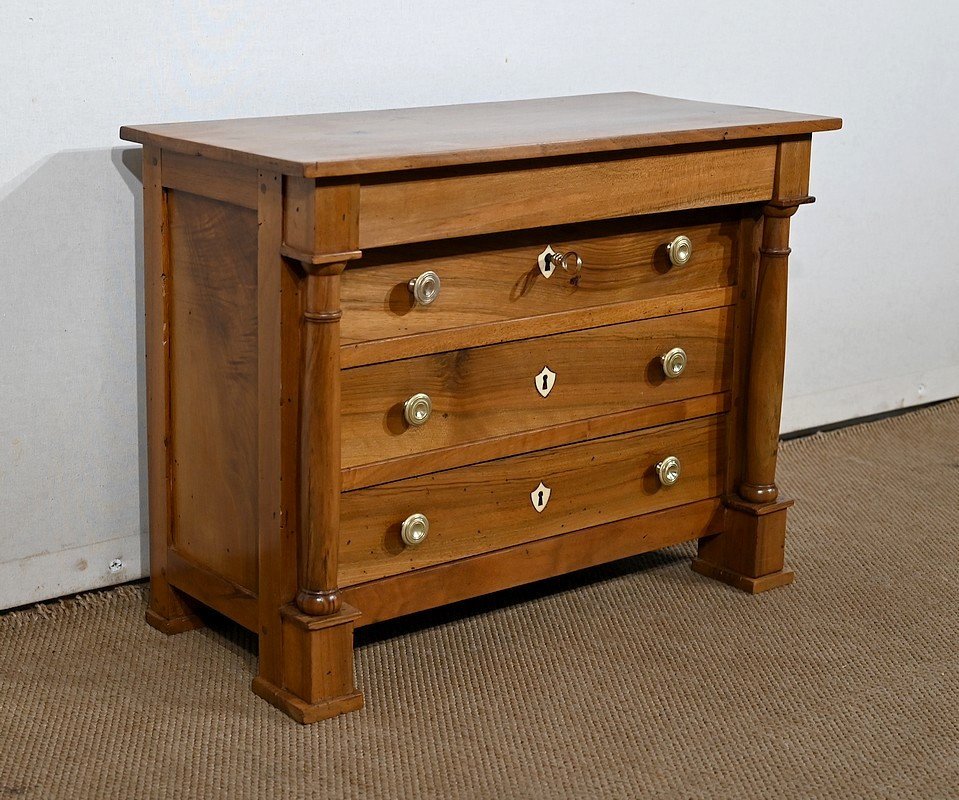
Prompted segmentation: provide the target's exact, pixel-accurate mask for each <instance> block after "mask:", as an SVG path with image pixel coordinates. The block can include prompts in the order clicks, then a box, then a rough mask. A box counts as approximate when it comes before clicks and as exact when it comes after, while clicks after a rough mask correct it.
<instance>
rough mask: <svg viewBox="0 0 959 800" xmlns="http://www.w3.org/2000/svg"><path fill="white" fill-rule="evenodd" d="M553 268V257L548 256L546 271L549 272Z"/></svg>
mask: <svg viewBox="0 0 959 800" xmlns="http://www.w3.org/2000/svg"><path fill="white" fill-rule="evenodd" d="M551 269H553V257H552V256H546V271H547V272H549V271H550V270H551Z"/></svg>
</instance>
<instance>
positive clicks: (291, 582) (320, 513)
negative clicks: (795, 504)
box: [121, 93, 840, 722]
mask: <svg viewBox="0 0 959 800" xmlns="http://www.w3.org/2000/svg"><path fill="white" fill-rule="evenodd" d="M839 125H840V121H839V120H838V119H834V118H829V117H816V116H810V115H802V114H791V113H785V112H780V111H767V110H763V109H756V108H741V107H734V106H720V105H712V104H707V103H698V102H690V101H685V100H674V99H670V98H663V97H655V96H651V95H643V94H633V93H624V94H609V95H591V96H584V97H566V98H553V99H547V100H535V101H521V102H508V103H489V104H479V105H466V106H449V107H442V108H422V109H409V110H396V111H381V112H368V113H367V112H364V113H348V114H324V115H314V116H300V117H282V118H263V119H240V120H227V121H218V122H197V123H184V124H167V125H147V126H136V127H127V128H123V129H122V131H121V136H122V137H123V138H125V139H128V140H132V141H136V142H140V143H142V144H143V186H144V213H143V217H144V223H145V234H144V250H145V271H146V276H145V286H146V309H147V343H146V346H147V378H148V386H147V419H148V438H149V483H150V530H151V549H150V559H151V593H150V606H149V611H148V615H147V616H148V621H149V622H150V623H151V624H152V625H154V626H155V627H157V628H159V629H160V630H161V631H164V632H166V633H177V632H181V631H186V630H189V629H191V628H194V627H197V626H198V625H199V624H201V623H200V617H199V616H197V613H196V612H197V608H198V604H203V605H205V606H209V607H212V608H214V609H216V610H218V611H219V612H222V613H223V614H225V615H226V616H228V617H230V618H231V619H233V620H235V621H236V622H238V623H239V624H240V625H243V626H245V627H247V628H249V629H250V630H251V631H254V632H256V633H257V635H258V636H259V643H260V649H259V674H258V675H257V676H256V678H255V679H254V681H253V689H254V691H255V692H256V693H257V694H259V695H260V696H262V697H264V698H265V699H267V700H268V701H269V702H271V703H273V704H274V705H276V706H278V707H279V708H281V709H282V710H284V711H285V712H287V713H288V714H290V715H291V716H293V717H294V718H296V719H297V720H299V721H301V722H310V721H314V720H317V719H321V718H324V717H328V716H331V715H334V714H338V713H341V712H345V711H350V710H353V709H357V708H359V707H360V706H361V705H362V694H361V693H360V691H358V689H357V687H355V686H354V681H353V664H352V637H353V631H354V628H355V627H356V626H359V625H365V624H368V623H372V622H377V621H380V620H386V619H390V618H393V617H397V616H400V615H403V614H409V613H411V612H415V611H419V610H422V609H426V608H430V607H434V606H437V605H441V604H444V603H450V602H453V601H457V600H461V599H464V598H467V597H473V596H476V595H479V594H483V593H487V592H493V591H496V590H499V589H503V588H506V587H509V586H514V585H517V584H520V583H523V582H528V581H534V580H538V579H541V578H546V577H549V576H552V575H556V574H559V573H563V572H568V571H571V570H576V569H581V568H584V567H588V566H591V565H595V564H598V563H602V562H605V561H610V560H613V559H618V558H623V557H626V556H630V555H633V554H636V553H640V552H643V551H648V550H653V549H657V548H660V547H664V546H666V545H670V544H674V543H677V542H682V541H687V540H691V539H697V540H698V541H699V550H698V557H697V558H696V559H695V561H694V562H693V568H694V569H695V570H696V571H697V572H699V573H701V574H703V575H706V576H709V577H712V578H716V579H718V580H721V581H725V582H727V583H729V584H732V585H733V586H736V587H739V588H741V589H745V590H747V591H751V592H757V591H762V590H764V589H769V588H772V587H776V586H782V585H783V584H786V583H788V582H789V581H790V580H791V578H792V573H791V572H789V571H788V570H787V569H785V568H784V565H783V545H784V537H785V520H786V510H787V507H788V506H789V502H788V501H785V500H784V499H783V498H782V497H780V496H779V493H778V490H777V487H776V482H775V469H776V451H777V443H778V431H779V416H780V404H781V394H782V376H783V360H784V342H785V320H786V263H787V256H788V254H789V247H788V234H789V222H790V217H791V215H792V214H793V213H794V212H795V210H796V208H797V207H798V206H799V205H801V204H803V203H806V202H809V201H810V200H811V199H812V198H810V197H809V194H808V174H809V156H810V141H811V135H812V133H813V132H816V131H824V130H831V129H835V128H838V127H839Z"/></svg>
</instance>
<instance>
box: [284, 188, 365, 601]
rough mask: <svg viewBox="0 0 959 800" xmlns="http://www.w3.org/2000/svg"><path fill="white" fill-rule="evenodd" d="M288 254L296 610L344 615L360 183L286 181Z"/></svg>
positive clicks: (286, 250)
mask: <svg viewBox="0 0 959 800" xmlns="http://www.w3.org/2000/svg"><path fill="white" fill-rule="evenodd" d="M283 202H284V243H283V248H282V252H283V255H284V256H286V257H287V258H290V259H295V260H297V261H299V262H300V266H301V267H302V273H303V277H302V279H301V284H300V297H301V304H302V305H301V308H302V325H301V332H300V352H301V362H300V376H299V386H300V392H299V400H300V404H299V419H300V423H299V465H298V466H299V484H298V487H299V513H298V519H299V531H298V536H297V543H298V548H297V554H298V558H297V561H298V575H297V595H296V605H297V608H298V609H299V610H300V611H301V612H302V613H303V614H306V615H309V616H327V615H331V614H336V613H337V612H338V611H339V610H340V605H341V602H340V595H339V592H338V590H337V560H338V551H339V528H340V492H341V489H342V482H341V478H340V467H341V465H340V315H341V312H340V276H341V275H342V274H343V271H344V270H345V269H346V265H347V263H348V262H349V261H350V260H351V259H355V258H359V257H360V255H361V253H360V252H359V250H358V249H357V243H358V236H359V234H358V228H359V224H358V223H359V186H358V185H356V184H324V183H319V182H317V181H314V180H310V179H304V178H292V177H287V178H286V183H285V191H284V198H283Z"/></svg>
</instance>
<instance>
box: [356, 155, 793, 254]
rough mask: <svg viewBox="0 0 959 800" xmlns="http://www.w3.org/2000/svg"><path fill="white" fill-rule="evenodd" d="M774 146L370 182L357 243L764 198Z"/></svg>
mask: <svg viewBox="0 0 959 800" xmlns="http://www.w3.org/2000/svg"><path fill="white" fill-rule="evenodd" d="M775 167H776V146H775V144H769V143H765V142H759V143H750V144H747V145H741V146H736V147H734V146H729V145H727V146H721V147H719V146H717V147H713V148H710V149H705V150H692V151H685V150H679V151H677V150H670V149H663V150H653V151H648V152H644V153H642V154H641V155H638V156H621V157H614V158H606V159H603V160H599V161H585V162H576V163H555V164H554V163H550V164H549V165H541V164H538V163H534V162H520V163H519V164H517V165H515V166H513V167H511V168H510V169H508V170H504V169H497V170H492V169H491V170H489V171H485V172H478V171H473V170H466V171H462V172H454V173H446V172H444V173H430V174H428V175H427V176H419V175H417V176H412V175H409V174H406V173H400V174H399V175H397V176H395V177H393V176H390V177H391V179H390V180H386V179H383V180H382V182H380V181H376V182H367V183H364V184H362V186H361V189H360V239H359V247H360V248H361V249H364V250H365V249H367V248H372V247H381V246H384V245H394V244H402V243H405V242H418V241H425V240H431V239H446V238H450V237H454V236H472V235H476V234H482V233H491V232H494V231H507V230H517V229H520V228H535V227H540V226H543V225H559V224H563V223H568V222H581V221H587V220H598V219H608V218H616V217H628V216H632V215H635V214H655V213H659V212H665V211H677V210H681V209H688V208H704V207H710V206H722V205H731V204H735V203H749V202H755V201H761V200H766V199H768V198H770V197H771V196H772V194H773V180H774V173H775Z"/></svg>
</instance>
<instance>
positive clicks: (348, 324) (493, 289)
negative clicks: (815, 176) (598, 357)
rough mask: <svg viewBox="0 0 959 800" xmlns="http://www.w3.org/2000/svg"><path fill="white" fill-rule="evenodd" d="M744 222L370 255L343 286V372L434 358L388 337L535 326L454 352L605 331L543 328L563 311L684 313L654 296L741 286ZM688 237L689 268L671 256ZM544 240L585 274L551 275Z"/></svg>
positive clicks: (557, 270) (677, 222)
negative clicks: (416, 285) (417, 285)
mask: <svg viewBox="0 0 959 800" xmlns="http://www.w3.org/2000/svg"><path fill="white" fill-rule="evenodd" d="M742 215H743V211H742V207H734V208H726V209H719V210H714V211H712V212H709V213H708V214H705V213H703V212H697V213H684V214H670V215H657V216H652V217H638V218H633V219H629V220H621V221H613V222H601V223H590V224H582V225H566V226H562V227H555V228H538V229H535V230H528V231H520V232H516V233H512V234H502V235H495V236H481V237H472V238H470V239H461V240H457V241H449V242H434V243H431V244H428V245H418V246H408V247H402V248H400V247H394V248H384V249H382V250H379V251H373V252H372V253H367V254H364V257H363V259H362V261H360V262H356V263H357V264H358V266H355V267H353V268H351V269H348V270H347V271H346V273H345V274H344V275H343V280H342V288H341V292H342V296H341V306H342V309H343V317H342V324H341V337H342V344H343V363H344V366H355V365H357V364H363V363H369V362H371V361H377V360H388V358H399V357H406V356H410V355H416V354H418V353H421V352H429V351H430V348H428V347H419V348H418V347H417V346H416V345H407V346H405V347H404V346H400V348H399V350H398V351H397V352H396V353H395V354H389V355H387V356H384V355H383V352H382V351H380V350H374V349H372V348H371V347H370V346H369V343H371V342H378V341H382V340H396V339H402V338H403V337H412V338H414V339H415V338H416V337H423V336H428V335H430V334H432V333H435V332H437V331H447V332H449V331H453V330H456V329H469V328H471V327H474V326H480V325H486V326H489V325H493V326H497V325H499V326H500V328H502V327H504V326H505V327H509V325H510V324H511V323H514V324H515V325H523V324H524V322H523V321H524V320H529V321H530V322H529V325H528V327H529V329H528V330H526V329H522V330H517V331H514V332H512V333H510V332H509V331H502V332H501V333H491V332H490V330H492V329H489V330H488V331H487V333H485V334H482V335H483V336H485V337H486V338H484V339H481V340H475V341H474V340H472V339H471V340H465V339H464V341H453V342H447V343H446V347H445V349H450V347H462V346H468V345H470V344H489V343H492V342H494V341H502V340H504V339H507V338H522V337H526V336H531V335H542V333H550V332H558V331H559V330H564V329H567V330H568V329H570V328H574V327H586V326H587V325H589V324H598V321H589V322H581V321H579V320H576V319H572V320H570V319H567V323H568V324H565V325H563V324H560V325H556V326H553V327H552V328H551V329H549V328H545V329H544V327H543V323H544V322H546V321H545V320H543V318H544V317H547V316H549V315H556V314H560V315H564V316H566V317H567V318H568V312H574V311H583V310H586V309H591V308H596V307H599V306H605V305H608V304H617V303H622V304H627V303H630V302H633V303H640V304H642V303H644V302H645V303H647V304H648V303H650V302H651V301H652V302H653V305H652V306H651V307H650V308H649V309H648V310H647V311H646V312H645V313H644V312H643V309H640V308H631V307H630V308H625V307H624V308H623V309H622V310H623V315H622V319H608V320H603V321H605V322H615V321H625V320H628V319H636V318H640V317H642V316H652V315H656V314H662V313H672V312H675V311H679V310H684V308H677V307H671V306H668V304H664V303H656V302H655V299H656V298H665V297H667V296H672V295H677V294H683V293H688V292H696V291H701V290H720V289H722V288H723V287H727V286H730V285H732V284H734V283H735V280H736V266H737V264H736V260H737V259H736V253H737V241H738V232H739V223H740V220H741V218H742ZM680 236H685V237H687V239H688V240H689V243H690V245H691V250H690V255H689V258H688V261H687V262H686V263H681V262H682V259H681V258H674V259H671V258H670V250H669V245H670V243H671V242H672V241H674V240H675V239H676V238H677V237H680ZM547 245H548V246H550V247H551V248H552V249H553V250H554V251H557V252H558V253H570V252H573V253H575V254H578V256H579V258H580V259H581V260H582V266H581V268H579V269H578V270H577V268H576V264H575V257H573V256H570V257H569V258H567V259H566V262H567V264H568V267H569V268H568V269H564V268H563V267H562V266H561V265H560V264H558V263H556V262H557V259H556V258H555V257H553V258H550V259H549V261H550V263H549V264H548V265H547V268H546V270H545V274H544V271H543V270H541V269H540V266H539V259H540V256H541V254H542V253H543V252H544V250H545V248H546V247H547ZM674 252H675V248H674ZM544 260H545V259H544ZM673 261H677V262H680V263H673ZM427 272H433V273H435V274H436V276H437V277H438V279H439V291H438V293H437V294H436V296H435V298H434V299H433V301H432V302H430V303H429V304H422V303H418V302H417V301H416V299H415V298H414V296H413V294H412V292H411V290H410V286H409V284H410V281H411V280H412V279H415V278H416V277H417V276H419V275H422V274H424V273H427ZM705 305H716V303H715V302H713V303H706V304H705ZM394 344H395V342H394Z"/></svg>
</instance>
